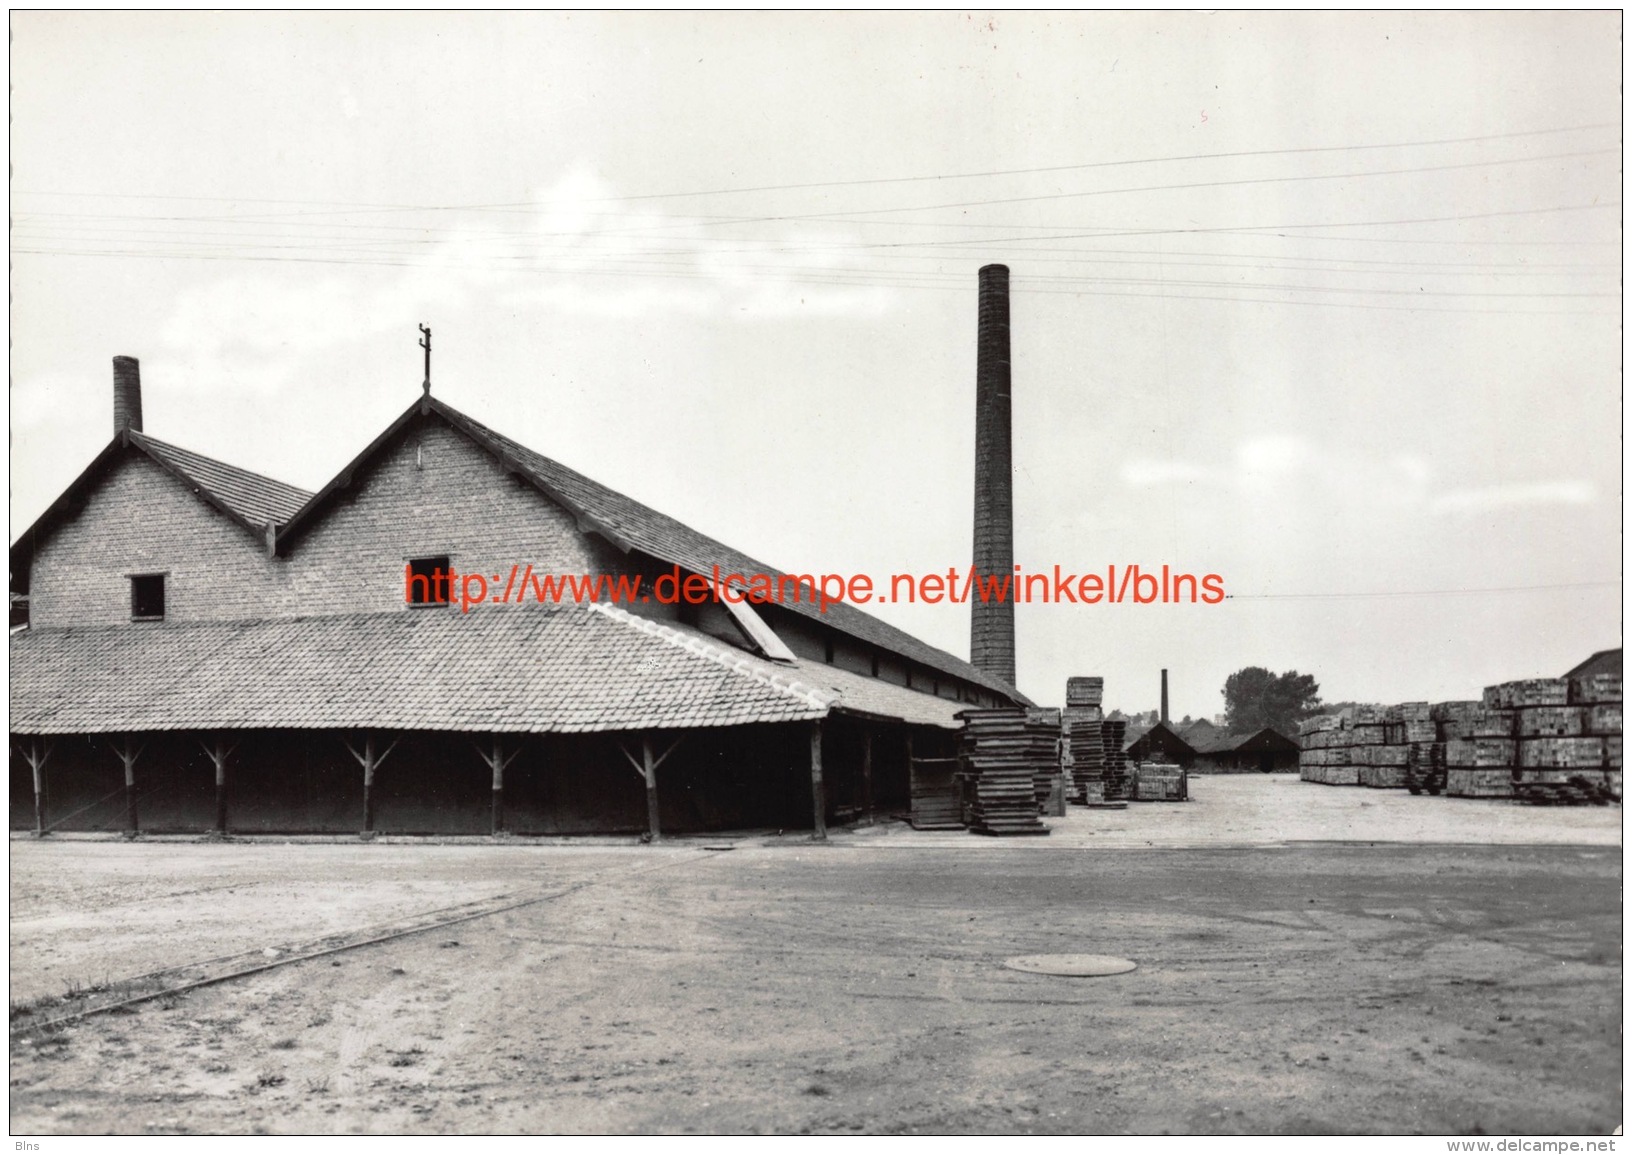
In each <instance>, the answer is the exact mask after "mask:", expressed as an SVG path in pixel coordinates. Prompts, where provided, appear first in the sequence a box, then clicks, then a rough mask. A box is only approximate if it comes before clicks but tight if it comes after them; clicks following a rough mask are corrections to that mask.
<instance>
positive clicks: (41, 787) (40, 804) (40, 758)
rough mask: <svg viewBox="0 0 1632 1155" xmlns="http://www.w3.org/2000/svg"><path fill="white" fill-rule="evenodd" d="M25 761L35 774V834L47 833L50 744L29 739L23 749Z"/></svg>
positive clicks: (36, 739)
mask: <svg viewBox="0 0 1632 1155" xmlns="http://www.w3.org/2000/svg"><path fill="white" fill-rule="evenodd" d="M22 752H23V761H25V762H27V763H28V768H29V769H30V770H32V771H33V772H34V833H35V834H36V835H43V834H44V833H45V760H46V759H47V758H49V757H50V756H51V747H50V744H49V743H43V742H41V741H40V740H39V739H38V738H31V739H29V742H28V745H26V746H24V747H23V748H22Z"/></svg>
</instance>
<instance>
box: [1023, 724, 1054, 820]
mask: <svg viewBox="0 0 1632 1155" xmlns="http://www.w3.org/2000/svg"><path fill="white" fill-rule="evenodd" d="M1060 724H1061V719H1060V711H1058V710H1052V709H1044V708H1042V707H1036V706H1034V707H1032V708H1031V709H1029V710H1027V711H1026V738H1027V741H1028V743H1029V745H1030V747H1031V756H1032V757H1033V758H1034V759H1035V760H1036V770H1035V771H1034V777H1033V779H1032V788H1033V790H1034V791H1035V792H1036V795H1037V812H1038V813H1039V814H1046V813H1047V812H1048V800H1049V797H1050V796H1051V795H1052V794H1053V793H1054V788H1055V786H1056V784H1057V783H1058V782H1059V778H1060Z"/></svg>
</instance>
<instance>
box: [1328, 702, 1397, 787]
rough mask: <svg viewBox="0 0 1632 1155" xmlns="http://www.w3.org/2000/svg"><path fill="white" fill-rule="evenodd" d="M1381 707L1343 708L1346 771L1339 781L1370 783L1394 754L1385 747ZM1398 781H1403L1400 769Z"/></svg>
mask: <svg viewBox="0 0 1632 1155" xmlns="http://www.w3.org/2000/svg"><path fill="white" fill-rule="evenodd" d="M1383 713H1384V707H1382V706H1372V705H1359V706H1351V707H1350V708H1349V709H1347V710H1345V711H1344V712H1343V717H1344V724H1343V733H1344V735H1345V737H1346V739H1347V745H1348V750H1349V773H1350V775H1352V776H1351V777H1349V778H1348V780H1347V781H1346V782H1345V783H1343V784H1344V785H1347V786H1359V785H1361V784H1366V785H1370V784H1371V783H1372V782H1375V781H1376V780H1377V777H1378V769H1379V767H1388V766H1391V765H1392V764H1393V758H1394V754H1393V753H1392V751H1391V750H1390V749H1389V748H1388V746H1387V743H1386V741H1385V740H1386V738H1387V737H1388V735H1387V734H1386V733H1385V726H1384V724H1383ZM1400 785H1402V786H1403V785H1405V776H1404V772H1403V770H1402V771H1401V775H1400Z"/></svg>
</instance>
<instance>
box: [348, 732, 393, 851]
mask: <svg viewBox="0 0 1632 1155" xmlns="http://www.w3.org/2000/svg"><path fill="white" fill-rule="evenodd" d="M401 740H402V739H400V738H399V739H397V740H396V741H394V742H392V743H391V745H389V746H387V747H386V748H385V752H384V753H383V754H380V755H378V756H376V755H375V753H374V735H373V734H372V733H364V735H363V750H362V753H358V752H357V751H356V750H354V749H352V746H351V743H350V742H346V750H347V751H348V752H350V754H351V756H352V757H353V758H355V759H357V762H358V764H359V765H360V766H362V768H363V835H364V836H365V837H366V836H369V835H372V834H373V833H374V771H375V770H378V769H379V767H380V763H381V762H384V761H385V760H386V758H388V757H390V755H391V751H393V750H395V749H396V748H397V742H400V741H401ZM342 741H344V739H342Z"/></svg>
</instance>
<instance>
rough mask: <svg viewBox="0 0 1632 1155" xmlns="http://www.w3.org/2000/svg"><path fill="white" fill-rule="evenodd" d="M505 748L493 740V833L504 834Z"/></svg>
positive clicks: (495, 739) (496, 740)
mask: <svg viewBox="0 0 1632 1155" xmlns="http://www.w3.org/2000/svg"><path fill="white" fill-rule="evenodd" d="M503 759H504V747H503V746H502V745H500V743H499V740H498V738H496V737H495V738H494V739H493V833H494V834H503V833H504V760H503Z"/></svg>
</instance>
